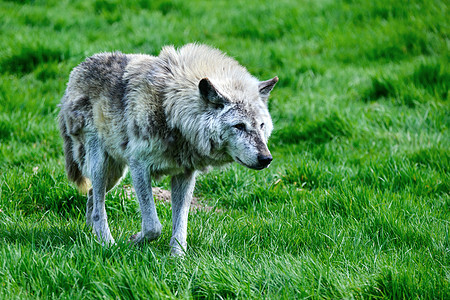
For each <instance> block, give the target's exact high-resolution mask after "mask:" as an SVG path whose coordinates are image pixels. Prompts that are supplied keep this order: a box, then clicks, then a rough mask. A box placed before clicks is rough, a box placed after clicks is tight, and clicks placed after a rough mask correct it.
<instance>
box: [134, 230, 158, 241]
mask: <svg viewBox="0 0 450 300" xmlns="http://www.w3.org/2000/svg"><path fill="white" fill-rule="evenodd" d="M160 235H161V228H158V229H157V230H151V231H146V232H145V234H143V233H142V231H141V232H138V233H136V234H133V235H132V236H131V237H130V242H133V243H135V244H138V243H141V242H143V241H144V240H147V241H154V240H156V239H157V238H159V236H160Z"/></svg>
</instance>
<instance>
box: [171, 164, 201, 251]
mask: <svg viewBox="0 0 450 300" xmlns="http://www.w3.org/2000/svg"><path fill="white" fill-rule="evenodd" d="M171 184H172V223H173V225H172V238H171V239H170V247H171V254H172V255H174V256H182V255H184V253H185V251H186V247H187V242H186V237H187V222H188V215H189V208H190V206H191V200H192V193H193V191H194V186H195V172H193V171H191V172H186V173H184V174H179V175H176V176H173V177H172V181H171Z"/></svg>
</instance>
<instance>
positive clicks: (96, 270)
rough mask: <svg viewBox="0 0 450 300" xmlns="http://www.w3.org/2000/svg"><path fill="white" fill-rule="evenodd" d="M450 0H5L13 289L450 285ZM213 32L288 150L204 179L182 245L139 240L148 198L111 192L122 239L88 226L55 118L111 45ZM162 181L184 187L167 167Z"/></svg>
mask: <svg viewBox="0 0 450 300" xmlns="http://www.w3.org/2000/svg"><path fill="white" fill-rule="evenodd" d="M448 20H449V12H448V2H447V1H438V0H435V1H432V0H422V1H419V0H417V1H413V0H411V1H389V0H371V1H370V0H361V1H356V0H354V1H353V0H336V1H331V0H320V1H319V0H318V1H313V0H299V1H297V0H280V1H265V2H261V1H254V2H252V1H243V0H232V1H181V0H177V1H143V0H141V1H128V2H126V1H114V0H108V1H105V0H97V1H87V0H80V1H67V0H63V1H40V0H36V1H25V0H23V1H1V2H0V298H4V299H10V298H18V299H22V298H32V299H34V298H47V299H48V298H52V299H58V298H62V299H67V298H70V299H85V298H101V297H106V298H124V299H128V298H130V299H136V298H152V299H160V298H175V297H180V298H217V299H221V298H243V299H246V298H273V299H278V298H314V299H316V298H334V299H340V298H390V299H411V298H413V299H414V298H417V299H450V284H449V281H450V241H449V231H450V194H449V192H450V178H449V177H450V175H449V174H450V162H449V157H450V132H449V125H450V101H449V83H450V66H449V53H450V52H449V45H450V41H449V34H450V24H449V21H448ZM194 41H197V42H201V43H206V44H209V45H212V46H215V47H218V48H220V49H221V50H223V51H225V52H227V53H228V54H229V55H231V56H233V57H235V58H236V59H237V60H238V61H239V62H240V63H241V64H243V65H244V66H246V67H247V68H248V69H249V71H250V72H251V73H253V74H254V75H255V76H257V77H259V78H260V79H269V78H271V77H273V76H275V75H278V76H279V78H280V82H279V83H278V85H277V87H276V88H275V90H274V91H273V93H272V97H271V99H270V103H269V107H270V110H271V113H272V117H273V119H274V125H275V130H274V133H273V135H272V137H271V140H270V143H269V147H270V149H271V152H272V154H273V156H274V161H273V163H272V165H271V167H270V168H269V169H266V170H263V171H260V172H256V171H252V170H248V169H245V168H243V167H241V166H238V165H236V164H234V165H231V166H229V167H227V168H224V169H218V170H214V171H212V172H210V173H208V174H204V175H201V176H200V177H199V178H198V183H197V186H196V189H195V192H194V193H195V196H196V197H199V198H200V199H201V202H202V204H203V205H208V206H213V207H214V209H213V210H211V211H209V210H198V211H196V212H194V213H192V214H191V215H190V221H189V228H188V243H189V245H190V246H189V249H188V252H187V256H186V258H185V259H184V260H178V259H174V258H172V257H170V255H169V247H168V244H169V239H170V236H171V210H170V205H167V204H164V203H162V202H158V204H157V209H158V213H159V215H160V219H161V222H162V224H163V234H162V236H161V238H160V239H159V240H157V241H155V242H151V243H146V244H145V245H142V246H139V247H134V246H130V245H129V244H128V243H127V240H128V238H129V237H130V236H131V235H132V234H134V233H136V232H137V231H138V230H139V226H140V212H139V206H138V204H137V202H136V199H134V196H132V198H133V199H131V200H130V199H129V197H128V194H127V192H126V191H125V189H124V188H123V186H129V185H130V184H131V179H130V177H129V176H128V177H127V178H126V179H125V180H124V181H123V182H122V184H121V185H120V186H119V187H117V188H116V189H115V190H113V191H112V192H111V193H110V194H108V196H107V211H108V216H109V221H110V226H111V229H112V233H113V235H114V237H116V240H117V241H118V243H117V245H114V246H112V247H109V248H102V247H101V245H99V244H98V243H97V242H96V239H95V236H94V234H93V233H92V232H91V230H90V229H88V228H87V227H86V226H85V220H84V209H85V197H83V196H82V195H80V194H78V192H77V191H76V189H75V188H74V187H73V186H71V185H70V184H69V183H68V181H67V179H66V176H65V173H64V157H63V152H62V140H61V138H60V137H59V133H58V129H57V122H56V117H57V113H58V108H57V104H58V103H59V101H60V98H61V97H62V95H63V92H64V89H65V85H66V82H67V80H68V75H69V73H70V70H71V69H72V68H73V67H74V66H76V65H77V64H78V63H80V62H81V61H82V60H83V59H84V58H85V57H87V56H89V55H92V54H94V53H97V52H102V51H113V50H120V51H122V52H127V53H128V52H129V53H131V52H133V53H137V52H142V53H149V54H158V53H159V50H160V49H161V47H162V46H163V45H166V44H174V45H176V46H180V45H183V44H185V43H188V42H194ZM155 185H157V186H159V187H162V188H165V189H167V188H169V179H168V178H165V179H163V180H162V181H161V182H158V183H155Z"/></svg>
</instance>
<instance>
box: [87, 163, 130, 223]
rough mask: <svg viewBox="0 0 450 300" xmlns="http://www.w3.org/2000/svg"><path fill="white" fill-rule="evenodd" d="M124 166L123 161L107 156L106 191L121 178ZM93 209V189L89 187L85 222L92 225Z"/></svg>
mask: <svg viewBox="0 0 450 300" xmlns="http://www.w3.org/2000/svg"><path fill="white" fill-rule="evenodd" d="M125 169H126V166H125V164H123V163H118V162H116V161H114V160H113V159H112V158H111V157H109V158H108V169H107V171H106V177H107V180H106V190H105V193H108V192H109V191H110V190H111V189H112V188H113V187H114V186H115V185H116V184H117V183H118V182H119V180H120V179H121V178H122V176H123V175H124V173H125ZM93 209H94V200H93V191H92V188H91V189H89V192H88V198H87V202H86V224H87V225H88V226H92V224H93V221H92V211H93Z"/></svg>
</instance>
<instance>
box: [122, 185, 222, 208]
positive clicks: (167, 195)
mask: <svg viewBox="0 0 450 300" xmlns="http://www.w3.org/2000/svg"><path fill="white" fill-rule="evenodd" d="M124 190H125V192H126V195H127V197H128V198H131V197H132V195H133V197H135V196H134V195H136V194H135V190H134V187H131V186H125V187H124ZM152 193H153V198H154V199H155V202H158V201H159V202H163V203H164V204H166V203H167V204H171V199H172V193H171V192H170V191H168V190H164V189H162V188H159V187H153V188H152ZM191 211H192V212H197V211H217V212H222V210H221V209H218V208H216V207H214V206H210V205H207V204H206V203H205V201H203V200H202V199H200V198H198V197H192V201H191Z"/></svg>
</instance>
